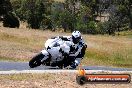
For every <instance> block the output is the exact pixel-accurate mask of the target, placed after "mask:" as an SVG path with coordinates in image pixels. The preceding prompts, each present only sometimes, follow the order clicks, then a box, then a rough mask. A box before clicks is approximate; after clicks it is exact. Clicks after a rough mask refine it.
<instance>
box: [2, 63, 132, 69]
mask: <svg viewBox="0 0 132 88" xmlns="http://www.w3.org/2000/svg"><path fill="white" fill-rule="evenodd" d="M83 68H84V69H85V70H108V71H132V68H114V67H106V66H83ZM11 70H17V71H21V70H59V68H57V67H50V66H43V65H41V66H39V67H36V68H30V67H29V66H28V62H6V61H1V62H0V71H11Z"/></svg>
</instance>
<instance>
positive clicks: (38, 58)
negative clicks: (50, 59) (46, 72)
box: [29, 53, 44, 68]
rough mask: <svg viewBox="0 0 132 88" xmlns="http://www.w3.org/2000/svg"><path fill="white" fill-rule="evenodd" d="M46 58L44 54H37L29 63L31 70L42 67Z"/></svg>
mask: <svg viewBox="0 0 132 88" xmlns="http://www.w3.org/2000/svg"><path fill="white" fill-rule="evenodd" d="M43 58H44V55H43V54H42V53H39V54H37V55H36V56H34V57H33V58H32V59H31V60H30V61H29V66H30V68H34V67H37V66H40V65H41V60H42V59H43Z"/></svg>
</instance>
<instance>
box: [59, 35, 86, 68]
mask: <svg viewBox="0 0 132 88" xmlns="http://www.w3.org/2000/svg"><path fill="white" fill-rule="evenodd" d="M61 38H62V40H65V41H71V42H72V38H71V37H70V36H61ZM86 48H87V45H86V44H85V42H84V40H83V39H82V38H81V40H80V41H79V42H78V43H77V44H72V46H71V48H70V53H69V57H75V61H74V63H73V64H72V65H71V66H72V67H73V68H76V66H78V65H79V64H80V62H81V60H82V59H83V57H84V55H85V50H86Z"/></svg>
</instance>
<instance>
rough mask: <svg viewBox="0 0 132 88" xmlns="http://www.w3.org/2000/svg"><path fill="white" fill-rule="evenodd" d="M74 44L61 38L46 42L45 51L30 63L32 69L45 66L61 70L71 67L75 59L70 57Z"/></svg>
mask: <svg viewBox="0 0 132 88" xmlns="http://www.w3.org/2000/svg"><path fill="white" fill-rule="evenodd" d="M72 44H73V43H72V42H70V41H63V40H62V39H61V38H51V39H48V40H47V41H46V42H45V49H43V50H42V51H41V52H40V53H38V54H37V55H36V56H34V57H33V58H32V59H31V60H30V61H29V66H30V68H34V67H37V66H40V65H41V64H42V65H45V66H51V67H56V66H58V67H59V68H61V69H62V68H65V67H67V66H70V65H71V64H72V63H73V62H74V60H75V59H74V58H71V57H69V53H70V46H71V45H72Z"/></svg>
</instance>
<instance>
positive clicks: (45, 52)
mask: <svg viewBox="0 0 132 88" xmlns="http://www.w3.org/2000/svg"><path fill="white" fill-rule="evenodd" d="M41 53H42V54H43V55H44V58H43V60H46V59H47V58H49V53H48V52H47V51H46V50H42V51H41Z"/></svg>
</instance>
